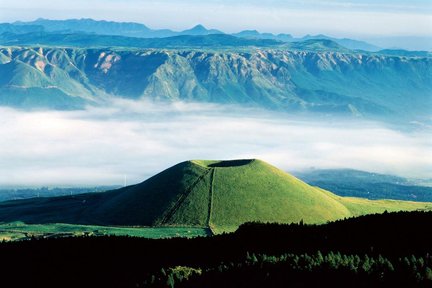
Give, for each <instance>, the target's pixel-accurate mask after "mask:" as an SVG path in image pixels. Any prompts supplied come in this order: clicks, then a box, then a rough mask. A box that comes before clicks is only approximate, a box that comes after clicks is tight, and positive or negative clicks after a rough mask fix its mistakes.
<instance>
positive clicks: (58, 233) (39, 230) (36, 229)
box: [0, 222, 210, 241]
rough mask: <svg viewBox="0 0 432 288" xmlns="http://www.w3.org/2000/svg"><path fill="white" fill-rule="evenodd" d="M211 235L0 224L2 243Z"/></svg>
mask: <svg viewBox="0 0 432 288" xmlns="http://www.w3.org/2000/svg"><path fill="white" fill-rule="evenodd" d="M209 234H210V231H209V229H206V228H192V227H109V226H93V225H73V224H58V223H57V224H25V223H23V222H11V223H3V224H0V241H1V240H4V241H11V240H24V239H28V238H31V237H36V238H38V237H43V238H47V237H64V236H84V235H89V236H90V235H91V236H102V235H116V236H126V235H127V236H135V237H144V238H152V239H161V238H172V237H196V236H207V235H209Z"/></svg>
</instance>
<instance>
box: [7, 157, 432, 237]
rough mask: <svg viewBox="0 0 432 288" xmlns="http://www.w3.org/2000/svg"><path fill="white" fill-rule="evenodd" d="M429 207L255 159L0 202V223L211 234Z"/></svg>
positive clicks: (194, 164) (193, 165)
mask: <svg viewBox="0 0 432 288" xmlns="http://www.w3.org/2000/svg"><path fill="white" fill-rule="evenodd" d="M431 208H432V204H431V203H414V202H403V201H392V200H386V201H384V200H383V201H371V200H366V199H358V198H343V197H339V196H336V195H334V194H332V193H330V192H328V191H325V190H322V189H320V188H317V187H312V186H309V185H308V184H306V183H304V182H302V181H301V180H299V179H297V178H295V177H293V176H291V175H289V174H287V173H285V172H283V171H281V170H279V169H277V168H276V167H274V166H272V165H270V164H268V163H265V162H263V161H260V160H231V161H186V162H182V163H179V164H177V165H175V166H173V167H171V168H169V169H167V170H164V171H162V172H161V173H159V174H157V175H155V176H153V177H151V178H149V179H148V180H146V181H144V182H142V183H140V184H137V185H133V186H128V187H125V188H121V189H118V190H113V191H108V192H103V193H88V194H81V195H76V196H64V197H53V198H33V199H27V200H18V201H8V202H2V203H0V221H1V222H12V221H24V222H26V223H71V224H97V225H108V226H110V225H120V226H157V227H163V226H182V227H207V228H210V229H211V230H212V231H213V232H215V233H219V232H223V231H233V230H235V229H236V228H237V227H238V226H239V225H240V224H242V223H244V222H249V221H260V222H278V223H291V222H300V221H304V222H305V223H325V222H327V221H332V220H337V219H342V218H345V217H350V216H357V215H362V214H368V213H376V212H383V211H385V210H388V211H396V210H416V209H431Z"/></svg>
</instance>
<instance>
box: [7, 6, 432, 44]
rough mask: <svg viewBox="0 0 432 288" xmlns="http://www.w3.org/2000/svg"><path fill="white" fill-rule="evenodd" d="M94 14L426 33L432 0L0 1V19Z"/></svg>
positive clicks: (236, 25)
mask: <svg viewBox="0 0 432 288" xmlns="http://www.w3.org/2000/svg"><path fill="white" fill-rule="evenodd" d="M38 17H44V18H50V19H66V18H83V17H84V18H94V19H106V20H115V21H134V22H140V23H144V24H146V25H148V26H150V27H151V28H170V29H174V30H182V29H186V28H190V27H191V26H193V25H195V24H197V23H202V24H204V25H205V26H207V27H209V28H216V29H220V30H223V31H226V32H237V31H240V30H244V29H257V30H260V31H263V32H273V33H291V34H294V35H296V36H300V35H304V34H318V33H325V34H330V35H333V36H339V37H347V36H357V37H370V36H382V35H386V36H428V35H431V34H432V1H431V0H413V1H402V0H396V1H386V0H375V1H374V0H363V1H354V0H324V1H317V0H303V1H299V0H288V1H282V0H268V1H264V0H260V1H258V0H252V1H245V0H239V1H227V0H210V1H203V0H201V1H198V0H182V1H176V0H162V1H161V0H159V1H154V0H121V1H120V0H74V1H71V0H39V1H29V0H14V1H11V0H0V22H13V21H16V20H33V19H36V18H38Z"/></svg>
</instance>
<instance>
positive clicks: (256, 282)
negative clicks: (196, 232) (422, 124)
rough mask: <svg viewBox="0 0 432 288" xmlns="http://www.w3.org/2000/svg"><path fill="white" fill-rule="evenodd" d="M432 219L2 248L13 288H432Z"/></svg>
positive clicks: (254, 227)
mask: <svg viewBox="0 0 432 288" xmlns="http://www.w3.org/2000/svg"><path fill="white" fill-rule="evenodd" d="M431 221H432V212H420V211H417V212H398V213H384V214H379V215H378V214H376V215H369V216H362V217H358V218H350V219H345V220H340V221H336V222H332V223H328V224H324V225H304V224H303V223H298V224H290V225H279V224H258V223H249V224H245V225H242V226H241V227H240V228H239V229H238V230H237V231H236V232H235V233H230V234H223V235H219V236H212V237H197V238H192V239H180V238H173V239H159V240H154V239H143V238H134V237H114V236H110V237H107V236H104V237H89V236H87V237H70V238H59V239H55V238H54V239H32V240H27V241H18V242H5V243H1V244H0V255H1V257H2V261H1V264H0V266H1V267H0V269H1V271H2V274H3V275H8V277H5V278H3V280H2V281H5V282H4V284H5V285H6V284H9V283H7V282H9V281H10V282H11V283H10V284H11V285H10V286H8V287H23V286H26V285H27V286H28V287H95V286H97V287H148V286H153V287H286V286H287V285H290V287H291V286H292V287H316V286H317V285H318V284H319V285H330V284H331V285H332V286H333V287H428V286H429V287H430V285H431V283H432V282H431V281H432V272H431V268H432V264H431V263H432V259H431V255H432V247H431V245H430V243H432V235H431V234H430V233H428V227H430V223H431ZM22 275H25V276H26V277H22ZM57 279H59V280H57ZM212 285H213V286H212Z"/></svg>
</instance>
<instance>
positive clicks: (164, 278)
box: [142, 251, 432, 288]
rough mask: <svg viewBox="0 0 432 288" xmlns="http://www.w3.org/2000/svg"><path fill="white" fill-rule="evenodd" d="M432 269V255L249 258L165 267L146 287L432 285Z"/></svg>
mask: <svg viewBox="0 0 432 288" xmlns="http://www.w3.org/2000/svg"><path fill="white" fill-rule="evenodd" d="M431 267H432V256H431V255H425V256H420V257H416V256H415V255H411V256H410V257H401V258H398V259H393V260H389V259H388V258H386V257H383V256H381V255H379V256H374V257H369V256H368V255H363V256H359V255H344V254H340V253H332V252H330V253H327V254H324V255H323V254H322V253H321V252H319V251H318V252H317V253H315V254H312V255H309V254H300V255H297V254H283V255H280V256H268V255H265V254H264V255H260V254H259V255H255V254H247V256H246V258H245V259H244V260H243V261H242V262H236V263H234V262H228V263H221V264H219V265H218V266H216V267H210V268H200V267H185V266H177V267H171V268H168V269H161V271H160V272H159V273H156V274H153V275H151V276H150V277H149V278H148V279H147V280H146V281H145V282H144V283H143V285H142V287H166V286H168V287H208V288H210V287H249V288H251V287H305V286H306V287H335V286H336V287H352V288H353V287H431V286H432V268H431Z"/></svg>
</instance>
